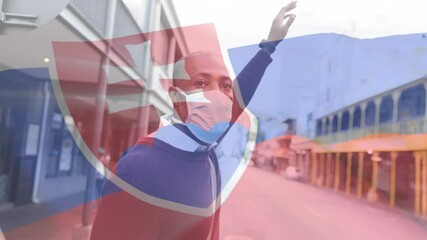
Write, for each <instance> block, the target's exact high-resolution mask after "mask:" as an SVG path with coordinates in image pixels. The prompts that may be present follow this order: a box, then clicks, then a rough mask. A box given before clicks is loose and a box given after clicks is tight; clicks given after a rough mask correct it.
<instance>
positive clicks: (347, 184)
mask: <svg viewBox="0 0 427 240" xmlns="http://www.w3.org/2000/svg"><path fill="white" fill-rule="evenodd" d="M352 157H353V153H351V152H349V153H347V173H346V175H345V177H346V178H345V192H346V193H347V194H350V190H351V189H350V188H351V158H352Z"/></svg>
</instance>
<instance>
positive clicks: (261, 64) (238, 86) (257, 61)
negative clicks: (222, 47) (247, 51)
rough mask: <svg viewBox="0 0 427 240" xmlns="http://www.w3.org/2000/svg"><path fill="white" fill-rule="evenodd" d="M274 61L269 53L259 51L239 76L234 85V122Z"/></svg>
mask: <svg viewBox="0 0 427 240" xmlns="http://www.w3.org/2000/svg"><path fill="white" fill-rule="evenodd" d="M272 61H273V60H272V59H271V57H270V55H269V54H268V53H266V52H265V51H263V50H259V51H258V52H257V54H255V56H254V57H253V58H252V59H251V60H250V61H249V63H248V64H247V65H246V66H245V67H244V68H243V70H242V71H241V72H240V73H239V75H237V78H236V82H235V85H234V101H233V114H232V122H235V121H236V120H237V118H238V117H239V116H240V114H241V113H242V112H243V110H244V109H245V108H246V106H247V105H248V104H249V102H250V101H251V99H252V97H253V95H254V94H255V91H256V89H257V88H258V85H259V83H260V82H261V79H262V77H263V75H264V73H265V70H266V69H267V67H268V65H270V63H271V62H272Z"/></svg>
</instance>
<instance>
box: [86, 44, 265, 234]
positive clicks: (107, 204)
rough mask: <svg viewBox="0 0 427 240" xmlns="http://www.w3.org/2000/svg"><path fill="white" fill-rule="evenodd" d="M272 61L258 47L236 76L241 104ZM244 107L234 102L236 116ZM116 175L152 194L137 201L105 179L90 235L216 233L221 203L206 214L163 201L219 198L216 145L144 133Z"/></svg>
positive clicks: (195, 203)
mask: <svg viewBox="0 0 427 240" xmlns="http://www.w3.org/2000/svg"><path fill="white" fill-rule="evenodd" d="M271 61H272V60H271V58H270V56H269V55H268V54H267V53H265V52H264V51H262V50H260V51H259V52H258V53H257V54H256V55H255V56H254V58H253V59H252V60H251V61H250V62H249V63H248V64H247V66H246V67H245V68H244V69H243V70H242V72H241V73H240V74H239V75H238V76H237V83H238V84H237V85H236V86H238V87H239V89H240V92H241V95H242V100H243V102H244V104H245V105H247V104H248V103H249V101H250V100H251V98H252V96H253V95H254V93H255V90H256V88H257V87H258V84H259V82H260V81H261V78H262V76H263V74H264V72H265V69H266V68H267V66H268V65H269V64H270V63H271ZM235 99H237V98H236V97H235ZM242 111H243V107H242V106H240V105H239V104H238V103H237V101H235V102H234V103H233V120H234V121H235V120H236V119H237V118H238V116H239V115H240V114H241V112H242ZM169 127H174V126H169ZM116 174H117V176H118V177H120V178H121V179H123V180H124V181H126V182H127V183H129V184H130V185H132V186H133V187H135V188H136V189H138V190H139V191H141V192H143V193H146V194H148V195H149V196H152V197H153V198H150V199H151V200H150V201H144V200H141V199H140V198H137V197H135V196H134V195H133V194H131V193H128V192H127V191H125V190H123V189H120V188H119V187H117V186H116V185H114V184H113V183H112V182H107V183H106V185H105V187H104V190H103V199H102V201H101V203H100V206H99V209H98V213H97V216H96V219H95V222H94V225H93V228H92V235H91V239H102V240H105V239H218V238H219V214H220V208H219V206H216V207H214V208H213V209H214V210H215V211H212V214H208V215H206V214H199V213H197V211H195V212H192V211H191V210H185V209H184V210H183V209H181V207H177V208H176V209H175V208H174V207H170V205H168V204H167V202H173V203H178V205H179V206H190V207H194V208H199V209H207V208H208V207H210V206H212V205H211V204H212V203H213V200H214V199H215V198H217V199H218V198H220V191H221V178H220V173H219V166H218V160H217V158H216V155H215V153H214V149H211V150H209V151H205V152H188V151H184V150H181V149H178V148H175V147H174V146H172V145H169V144H167V143H165V142H163V141H161V140H159V139H153V138H142V139H141V140H139V141H138V143H137V144H136V145H135V146H134V147H132V149H130V151H129V152H128V153H127V154H126V155H125V156H124V157H123V158H122V159H120V161H119V162H118V164H117V166H116ZM213 194H214V195H213ZM219 202H220V201H219Z"/></svg>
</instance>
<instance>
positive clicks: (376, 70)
mask: <svg viewBox="0 0 427 240" xmlns="http://www.w3.org/2000/svg"><path fill="white" fill-rule="evenodd" d="M426 44H427V39H426V38H425V35H423V34H413V35H404V36H393V37H386V38H379V39H371V40H357V39H351V38H347V37H345V36H342V37H340V38H337V40H336V41H335V42H334V44H333V45H330V47H327V48H325V53H324V54H322V57H321V59H320V61H319V63H320V66H321V74H320V77H319V79H318V81H319V85H318V87H317V93H316V97H317V99H316V105H315V107H314V108H312V109H311V111H310V110H308V111H307V114H311V113H312V114H313V117H314V120H315V121H314V122H313V124H315V129H316V130H315V138H305V139H302V140H301V139H299V141H295V143H294V144H293V145H292V147H291V148H293V149H294V151H296V152H300V153H304V154H297V159H299V160H300V161H301V162H304V163H305V164H306V165H308V166H309V169H310V171H309V174H308V176H307V178H309V179H311V182H312V183H313V184H316V185H318V186H326V187H331V188H333V189H335V190H336V191H343V192H346V193H348V194H354V195H356V196H358V197H364V198H367V199H368V200H369V201H373V202H376V201H381V202H387V203H388V204H389V205H390V206H392V207H394V206H396V205H398V206H399V207H402V208H405V209H409V210H411V211H414V212H415V213H416V214H423V215H426V214H427V162H426V161H427V160H426V159H427V158H426V155H425V153H426V150H427V145H425V140H424V138H425V133H426V128H425V126H426V119H427V118H426V89H427V87H426V86H427V85H426V80H427V79H426V74H427V67H426V66H427V65H426V63H427V52H426V50H427V48H426V46H427V45H426Z"/></svg>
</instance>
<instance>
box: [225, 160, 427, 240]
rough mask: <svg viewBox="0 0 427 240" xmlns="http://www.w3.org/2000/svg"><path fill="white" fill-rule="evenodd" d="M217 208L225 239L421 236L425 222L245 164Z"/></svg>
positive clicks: (396, 238)
mask: <svg viewBox="0 0 427 240" xmlns="http://www.w3.org/2000/svg"><path fill="white" fill-rule="evenodd" d="M221 211H222V212H221V215H222V217H221V230H220V232H221V239H225V240H231V239H241V240H248V239H257V240H258V239H292V240H306V239H307V240H313V239H316V240H317V239H319V240H323V239H325V240H326V239H327V240H331V239H346V240H351V239H364V240H365V239H375V240H380V239H386V240H402V239H411V240H416V239H420V240H425V239H427V228H426V227H425V225H423V223H421V222H420V221H419V220H416V219H415V218H414V217H413V216H412V215H411V214H410V213H407V212H405V211H403V210H400V209H390V208H389V207H388V206H384V205H380V204H372V203H368V202H367V201H366V200H365V199H358V198H356V197H355V196H346V195H345V193H341V192H339V193H336V192H334V191H333V190H332V189H327V188H317V187H314V186H312V185H309V184H305V183H300V182H295V181H291V180H287V179H285V178H284V177H283V176H280V175H277V174H274V173H271V172H267V171H264V170H261V169H258V168H254V167H248V169H247V170H246V172H245V174H244V175H243V177H242V179H241V180H240V182H239V183H238V184H237V186H236V188H235V189H234V191H233V192H232V194H231V195H230V197H229V198H228V199H227V201H226V203H225V204H224V206H223V207H222V209H221ZM424 224H425V223H424Z"/></svg>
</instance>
